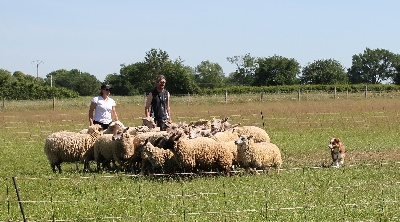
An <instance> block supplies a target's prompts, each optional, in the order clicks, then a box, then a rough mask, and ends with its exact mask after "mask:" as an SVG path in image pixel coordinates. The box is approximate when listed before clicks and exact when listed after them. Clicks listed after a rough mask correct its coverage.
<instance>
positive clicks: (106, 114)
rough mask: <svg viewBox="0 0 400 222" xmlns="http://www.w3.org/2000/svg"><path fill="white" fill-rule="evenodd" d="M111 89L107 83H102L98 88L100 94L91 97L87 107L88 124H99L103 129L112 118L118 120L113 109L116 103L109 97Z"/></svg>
mask: <svg viewBox="0 0 400 222" xmlns="http://www.w3.org/2000/svg"><path fill="white" fill-rule="evenodd" d="M111 89H112V88H111V87H110V86H109V85H107V84H103V85H102V86H101V88H100V95H99V96H96V97H94V98H93V99H92V101H91V104H90V109H89V124H90V126H91V125H93V124H100V125H101V126H102V127H103V129H107V128H108V126H109V125H110V123H111V122H112V121H113V119H114V121H118V115H117V112H116V111H115V105H116V103H115V101H114V100H113V99H111V98H110V97H109V96H110V90H111ZM93 111H94V116H93Z"/></svg>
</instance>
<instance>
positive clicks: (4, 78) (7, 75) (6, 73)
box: [0, 69, 12, 87]
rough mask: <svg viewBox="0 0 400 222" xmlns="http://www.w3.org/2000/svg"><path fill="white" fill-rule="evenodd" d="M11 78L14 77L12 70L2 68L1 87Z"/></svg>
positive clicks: (0, 72)
mask: <svg viewBox="0 0 400 222" xmlns="http://www.w3.org/2000/svg"><path fill="white" fill-rule="evenodd" d="M11 78H12V75H11V72H9V71H7V70H5V69H0V87H2V86H3V85H4V84H6V83H7V82H9V81H10V80H11Z"/></svg>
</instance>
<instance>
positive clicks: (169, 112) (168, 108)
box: [166, 92, 172, 123]
mask: <svg viewBox="0 0 400 222" xmlns="http://www.w3.org/2000/svg"><path fill="white" fill-rule="evenodd" d="M167 96H168V100H167V104H166V105H167V113H168V116H169V121H170V122H171V123H172V117H171V108H170V106H169V92H168V95H167Z"/></svg>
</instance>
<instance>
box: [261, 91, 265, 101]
mask: <svg viewBox="0 0 400 222" xmlns="http://www.w3.org/2000/svg"><path fill="white" fill-rule="evenodd" d="M264 94H265V92H264V91H262V92H261V102H263V101H264Z"/></svg>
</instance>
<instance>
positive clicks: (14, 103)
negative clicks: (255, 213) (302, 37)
mask: <svg viewBox="0 0 400 222" xmlns="http://www.w3.org/2000/svg"><path fill="white" fill-rule="evenodd" d="M245 96H247V97H249V98H250V99H251V100H253V101H261V102H264V101H269V100H270V101H274V100H297V101H303V100H304V101H307V100H320V99H335V100H336V99H340V98H365V99H369V98H374V97H390V98H399V97H400V92H399V91H397V90H392V91H371V90H368V88H367V86H366V87H365V90H363V91H360V92H353V93H349V92H348V91H346V92H340V93H339V92H337V90H336V87H335V88H334V90H333V91H332V92H331V91H321V90H303V91H301V90H300V88H299V89H298V90H297V91H295V92H277V93H266V92H260V93H243V94H228V92H227V91H225V92H223V93H221V94H214V95H197V94H190V93H188V94H172V95H171V103H174V102H177V103H180V104H187V105H188V106H190V105H192V104H194V103H196V102H198V101H199V100H200V101H202V100H207V101H208V100H214V101H213V102H218V103H229V102H237V101H238V100H240V97H245ZM114 97H116V98H117V97H119V96H114ZM133 97H134V98H135V99H132V97H129V96H120V98H130V99H127V100H126V101H125V100H124V99H122V100H119V101H118V103H119V104H122V103H125V102H126V103H129V104H130V103H138V104H140V103H144V104H145V103H146V99H147V94H146V93H144V94H143V95H139V96H133ZM82 98H84V97H82ZM215 98H217V99H216V100H215ZM38 101H39V104H38ZM38 101H36V102H35V101H18V100H10V101H7V100H6V98H4V97H2V107H1V110H7V109H9V108H11V109H12V108H21V107H26V106H32V107H35V109H36V108H38V107H39V106H46V107H49V108H51V109H53V110H54V109H55V107H56V106H58V107H62V106H68V105H70V104H69V103H70V101H72V103H73V105H74V106H85V107H86V106H87V105H88V104H87V101H86V100H85V102H83V101H80V102H78V103H76V101H75V99H71V100H70V101H69V100H68V99H67V100H62V101H61V102H59V103H58V104H56V101H55V99H51V100H50V99H49V100H38ZM74 101H75V102H74ZM33 103H34V104H33ZM1 110H0V111H1Z"/></svg>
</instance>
